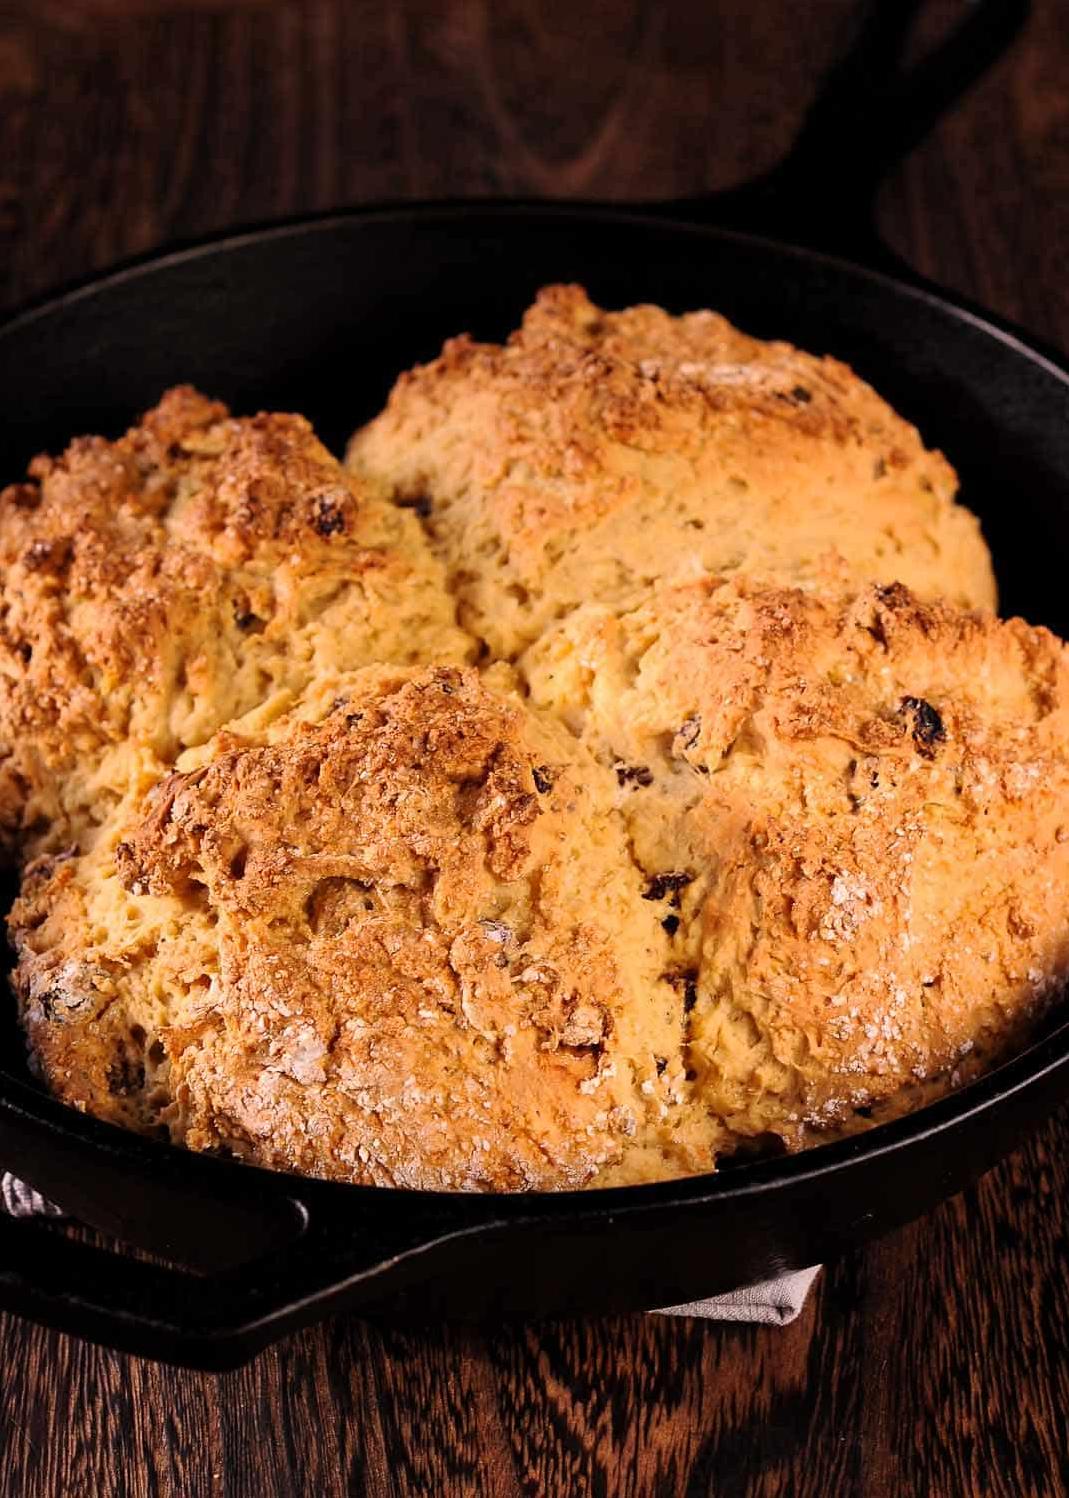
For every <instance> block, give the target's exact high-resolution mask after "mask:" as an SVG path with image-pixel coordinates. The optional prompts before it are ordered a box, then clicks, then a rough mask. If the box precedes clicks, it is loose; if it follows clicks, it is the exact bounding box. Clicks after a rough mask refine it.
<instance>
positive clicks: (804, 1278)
mask: <svg viewBox="0 0 1069 1498" xmlns="http://www.w3.org/2000/svg"><path fill="white" fill-rule="evenodd" d="M819 1273H820V1265H819V1264H814V1265H813V1267H812V1268H810V1269H795V1270H794V1271H792V1273H790V1274H781V1275H779V1276H778V1277H777V1278H776V1279H774V1280H762V1281H761V1282H760V1283H759V1284H756V1285H747V1286H746V1287H745V1288H744V1289H742V1290H729V1291H728V1293H727V1294H726V1295H711V1296H710V1297H709V1299H708V1300H691V1301H688V1302H687V1304H686V1305H682V1306H662V1307H661V1308H660V1310H658V1311H654V1312H653V1315H655V1316H702V1317H704V1318H705V1320H706V1321H752V1322H757V1323H759V1324H760V1325H762V1326H786V1325H787V1324H788V1323H789V1322H791V1321H794V1320H795V1318H796V1317H798V1316H800V1315H801V1312H802V1307H803V1306H804V1305H805V1302H806V1296H807V1295H808V1294H809V1291H810V1289H811V1288H812V1285H813V1281H814V1280H815V1279H816V1277H817V1275H818V1274H819Z"/></svg>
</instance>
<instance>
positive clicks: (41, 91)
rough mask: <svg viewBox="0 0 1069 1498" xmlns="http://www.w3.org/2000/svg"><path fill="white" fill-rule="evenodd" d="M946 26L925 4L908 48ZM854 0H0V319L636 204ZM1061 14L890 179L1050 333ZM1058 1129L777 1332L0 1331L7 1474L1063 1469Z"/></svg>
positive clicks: (906, 207) (734, 1485)
mask: <svg viewBox="0 0 1069 1498" xmlns="http://www.w3.org/2000/svg"><path fill="white" fill-rule="evenodd" d="M958 13H959V6H958V4H956V3H953V0H931V3H930V5H929V7H928V11H927V14H926V17H925V22H924V27H923V30H924V31H925V32H926V33H927V34H928V35H933V34H935V32H937V31H938V29H939V28H940V27H941V26H942V25H944V24H946V23H947V21H948V20H949V19H951V18H952V17H953V16H954V15H956V14H958ZM851 15H852V0H819V3H818V0H809V3H808V4H805V5H798V4H797V0H767V3H761V0H730V3H726V0H721V3H714V0H704V3H698V4H690V3H687V0H660V3H658V0H586V3H583V0H552V3H549V0H457V3H453V4H448V3H446V0H437V3H436V0H365V3H357V0H351V3H346V0H0V305H11V304H13V303H15V302H17V301H20V300H22V299H24V298H26V297H29V296H31V295H33V294H35V293H37V292H39V291H42V290H43V289H45V288H47V287H49V286H51V285H53V284H55V283H57V282H60V281H63V280H65V279H69V278H71V277H74V276H78V275H82V274H84V273H86V272H87V271H90V270H92V269H94V268H95V267H98V266H103V265H106V264H108V263H109V262H111V261H113V260H115V259H117V258H119V257H122V256H126V255H129V254H132V253H137V252H141V251H144V250H146V249H149V248H151V247H152V246H154V245H157V244H162V243H165V242H167V241H169V240H173V239H175V238H190V237H193V236H197V235H201V234H204V233H207V232H209V231H211V230H213V229H216V228H220V227H223V226H226V225H228V224H233V223H246V222H249V221H253V220H259V219H263V218H266V217H270V216H271V215H278V214H285V213H290V212H293V211H296V210H305V209H311V208H318V207H327V206H331V205H335V204H341V203H350V202H358V201H367V200H381V199H387V198H413V197H418V198H423V197H439V196H456V195H461V194H468V193H478V194H493V193H500V194H554V195H560V196H568V195H575V196H587V197H605V198H618V199H639V198H642V197H657V198H663V197H667V196H669V195H672V194H677V193H678V194H690V193H696V192H700V191H702V190H703V189H705V188H708V187H712V186H721V185H726V184H728V183H730V182H733V181H737V180H740V179H742V178H744V177H746V176H747V175H749V174H750V173H752V172H754V171H755V170H757V169H759V168H761V167H763V166H767V165H768V164H769V163H770V162H771V161H773V160H774V159H775V157H776V156H777V154H778V153H779V152H780V151H781V150H782V149H783V148H784V146H785V145H786V143H787V142H788V140H789V139H790V137H791V134H792V132H793V130H794V129H795V127H796V125H797V123H798V120H799V119H800V116H801V113H802V110H803V108H804V104H805V100H806V98H807V96H808V95H809V93H810V92H811V90H812V88H813V86H814V83H815V80H816V78H817V77H818V75H819V74H820V72H821V69H822V68H823V67H824V66H825V65H826V63H827V61H828V60H829V59H830V58H831V57H832V56H833V55H834V54H835V51H836V49H837V48H838V47H839V46H840V45H841V43H842V41H843V38H844V35H845V30H846V28H847V26H848V23H849V21H850V17H851ZM1067 189H1069V8H1067V4H1066V0H1037V3H1036V5H1035V14H1034V16H1033V19H1032V21H1031V23H1030V29H1029V31H1028V33H1027V35H1026V37H1025V39H1024V40H1023V41H1022V42H1021V43H1020V44H1019V45H1018V46H1017V47H1016V49H1015V51H1014V52H1013V53H1012V55H1011V56H1009V57H1008V58H1007V59H1006V60H1005V61H1004V62H1003V63H1001V64H1000V65H999V66H998V68H997V69H996V70H995V71H994V72H993V73H992V74H991V75H990V77H989V78H988V79H987V80H986V81H985V82H984V83H983V84H982V85H981V86H980V87H979V88H977V89H976V90H975V92H974V93H973V94H972V95H971V96H970V98H969V99H968V100H967V102H965V103H964V104H963V105H962V106H960V107H959V108H958V109H957V110H956V111H955V112H954V114H953V115H952V116H951V117H950V118H948V119H947V120H946V121H945V122H943V123H942V124H941V125H940V126H939V128H938V129H937V131H936V132H935V134H934V135H933V136H932V138H931V139H930V140H929V141H928V142H927V143H926V144H925V145H924V146H923V147H922V148H920V149H919V150H918V151H917V152H915V154H914V155H913V157H912V158H911V159H910V160H909V161H908V162H907V163H906V164H905V165H904V166H903V167H902V168H901V169H900V170H899V171H897V172H896V173H895V174H894V176H893V178H892V179H891V180H890V181H889V182H888V183H887V184H886V187H885V189H884V191H883V193H882V194H881V198H880V202H879V214H878V218H879V223H880V226H881V228H882V230H883V232H884V234H885V236H886V237H887V239H888V240H889V241H890V242H891V244H892V245H893V246H894V247H895V248H896V249H897V250H899V251H900V252H901V253H902V254H904V255H905V256H906V257H907V258H908V259H910V260H912V261H913V262H914V263H915V264H917V265H918V266H919V267H920V268H922V269H923V270H924V271H926V272H927V273H928V274H930V275H932V276H934V277H935V278H937V279H938V280H940V281H942V282H944V283H945V284H946V285H948V286H951V287H954V288H957V289H959V290H961V291H963V292H966V293H967V294H969V295H970V296H972V297H974V298H977V299H979V300H980V301H983V302H985V303H987V304H988V305H990V306H992V307H994V308H996V309H997V310H998V311H1000V312H1002V313H1003V314H1005V315H1008V316H1009V317H1011V318H1014V319H1016V320H1017V321H1019V322H1021V323H1023V324H1024V325H1026V326H1028V327H1031V328H1033V329H1036V330H1038V331H1039V332H1041V333H1042V334H1043V335H1044V336H1045V337H1046V338H1048V339H1051V340H1052V341H1055V342H1060V344H1061V345H1062V346H1063V347H1069V277H1067V275H1066V265H1067V258H1069V191H1067ZM1067 1196H1069V1115H1067V1114H1065V1113H1063V1114H1062V1115H1061V1116H1059V1117H1058V1118H1057V1119H1056V1120H1055V1121H1054V1122H1053V1123H1052V1124H1050V1125H1049V1126H1048V1127H1047V1128H1046V1129H1045V1130H1044V1131H1043V1132H1042V1133H1041V1134H1040V1135H1038V1136H1037V1137H1036V1138H1035V1140H1034V1141H1032V1142H1031V1143H1030V1144H1029V1145H1028V1147H1027V1148H1025V1149H1023V1150H1021V1151H1020V1153H1018V1154H1017V1155H1015V1156H1014V1157H1013V1158H1012V1159H1011V1160H1009V1161H1008V1162H1007V1163H1006V1164H1005V1165H1004V1166H1003V1167H1002V1168H1000V1169H999V1170H997V1171H995V1172H993V1173H992V1174H991V1175H990V1176H988V1177H987V1178H986V1179H985V1180H984V1181H983V1182H982V1183H981V1184H980V1186H979V1187H977V1188H976V1189H975V1190H972V1191H970V1192H968V1193H967V1194H966V1195H965V1196H963V1197H960V1198H958V1199H957V1200H955V1201H952V1202H950V1203H948V1204H947V1205H946V1206H945V1207H943V1208H942V1209H941V1210H939V1211H938V1212H936V1213H934V1214H933V1215H932V1216H930V1217H929V1218H927V1219H926V1220H924V1221H922V1222H920V1223H918V1224H916V1225H915V1226H913V1227H910V1228H908V1229H906V1230H904V1231H902V1232H899V1233H897V1234H896V1235H895V1236H893V1237H891V1238H888V1239H886V1240H884V1241H883V1242H881V1243H879V1244H877V1245H875V1246H873V1247H871V1248H869V1249H867V1250H865V1251H864V1252H858V1253H855V1254H853V1255H851V1256H850V1257H849V1258H848V1259H846V1260H844V1261H843V1262H841V1263H839V1264H836V1265H835V1266H833V1267H831V1268H829V1269H828V1271H827V1272H826V1273H825V1274H824V1275H823V1276H822V1279H821V1281H820V1283H819V1289H818V1290H817V1292H816V1293H815V1294H814V1295H813V1297H812V1299H811V1301H810V1303H809V1305H808V1306H807V1308H806V1310H805V1312H804V1314H803V1315H802V1317H801V1318H800V1320H799V1321H798V1322H796V1323H795V1324H794V1325H793V1326H792V1327H789V1328H787V1329H785V1330H756V1329H747V1328H742V1329H739V1328H724V1327H716V1326H710V1325H707V1324H704V1323H702V1322H697V1321H684V1320H678V1321H672V1320H666V1319H663V1318H651V1317H642V1316H633V1317H620V1318H616V1319H613V1320H600V1321H591V1322H587V1323H577V1322H568V1323H552V1324H539V1325H532V1326H529V1327H526V1328H523V1329H515V1328H508V1329H504V1328H502V1329H500V1330H497V1331H489V1332H488V1331H471V1330H464V1329H458V1328H437V1329H434V1330H433V1331H429V1332H426V1333H420V1334H417V1333H414V1332H410V1331H388V1330H383V1329H381V1328H372V1327H369V1326H367V1325H364V1324H363V1323H361V1322H359V1321H356V1320H339V1321H336V1322H334V1323H333V1324H330V1325H327V1326H323V1327H319V1328H317V1329H315V1330H313V1331H309V1332H307V1333H305V1334H303V1335H301V1336H299V1337H296V1338H293V1339H292V1340H290V1341H288V1342H286V1343H284V1344H283V1345H281V1346H279V1347H277V1348H274V1349H272V1350H271V1351H269V1352H267V1353H265V1354H264V1355H263V1356H262V1357H260V1358H259V1359H258V1360H257V1361H256V1362H255V1363H254V1364H252V1365H251V1366H249V1367H247V1368H245V1369H244V1370H242V1371H240V1372H237V1373H233V1374H229V1375H226V1376H224V1377H220V1378H215V1377H208V1376H203V1375H199V1374H194V1373H186V1372H175V1371H173V1370H167V1369H162V1368H159V1367H155V1366H153V1365H151V1364H149V1363H144V1362H139V1361H137V1360H133V1359H128V1358H124V1357H119V1356H116V1355H112V1354H110V1353H107V1352H102V1351H100V1350H98V1349H95V1348H92V1347H88V1346H85V1345H82V1344H80V1343H75V1342H72V1341H70V1340H68V1339H66V1338H64V1337H61V1336H57V1335H53V1334H51V1333H48V1332H45V1331H41V1330H39V1329H36V1328H34V1327H31V1326H29V1325H27V1324H25V1323H23V1322H20V1321H18V1320H14V1319H12V1318H0V1367H2V1369H3V1373H2V1379H0V1420H2V1427H0V1486H2V1491H3V1493H4V1494H11V1495H17V1498H36V1495H48V1498H52V1495H64V1498H66V1495H77V1494H92V1495H102V1498H103V1495H112V1494H131V1495H142V1494H145V1495H149V1494H176V1495H182V1498H187V1495H192V1498H200V1495H206V1494H216V1493H218V1494H226V1495H235V1498H236V1495H246V1494H247V1495H250V1498H251V1495H256V1498H263V1495H269V1494H276V1493H277V1494H283V1495H290V1494H305V1493H306V1494H314V1495H317V1498H318V1495H323V1498H328V1495H336V1494H343V1493H369V1494H374V1495H379V1494H389V1493H402V1494H453V1493H467V1492H473V1493H490V1494H513V1493H530V1494H550V1495H558V1494H569V1495H570V1494H592V1495H593V1494H606V1495H617V1494H642V1495H645V1494H661V1493H666V1494H675V1493H695V1494H697V1493H714V1494H731V1495H733V1494H747V1495H766V1494H767V1495H773V1494H812V1495H814V1498H826V1495H831V1494H834V1495H848V1494H857V1495H865V1498H872V1495H884V1494H887V1495H892V1494H893V1495H899V1494H912V1493H916V1494H925V1495H927V1494H935V1495H942V1494H951V1495H956V1494H965V1495H973V1494H984V1495H987V1494H1007V1495H1013V1498H1020V1495H1026V1494H1036V1495H1046V1494H1054V1493H1061V1492H1065V1491H1067V1490H1069V1448H1067V1441H1066V1435H1065V1410H1066V1407H1067V1403H1069V1294H1067V1288H1066V1235H1067V1232H1069V1207H1067Z"/></svg>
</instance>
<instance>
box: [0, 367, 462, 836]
mask: <svg viewBox="0 0 1069 1498" xmlns="http://www.w3.org/2000/svg"><path fill="white" fill-rule="evenodd" d="M0 577H2V583H0V744H2V746H3V759H2V762H0V832H3V833H6V835H7V837H8V838H9V840H10V839H12V838H13V837H14V838H18V839H20V840H21V842H22V844H23V847H24V848H25V847H26V846H29V847H30V848H31V849H32V848H33V847H34V846H35V839H40V838H42V837H43V838H44V839H45V840H46V841H50V842H51V844H52V845H56V844H57V843H62V842H63V841H69V840H70V839H71V838H72V837H78V836H80V835H81V834H82V833H83V831H84V830H85V828H86V827H87V826H92V825H95V824H96V823H99V822H100V821H101V820H102V819H103V817H104V816H106V815H107V813H108V812H109V811H110V809H111V808H112V806H113V805H114V804H115V803H116V801H117V800H118V799H119V798H120V797H121V796H122V794H123V792H124V791H125V789H126V788H127V787H128V786H129V785H130V783H131V782H132V781H136V780H138V779H140V780H141V781H142V782H144V780H145V779H146V777H147V778H151V776H152V775H153V774H158V773H159V771H160V769H162V768H165V767H166V766H167V765H169V764H171V763H173V761H174V759H175V757H176V756H177V755H178V754H179V753H181V752H182V750H183V749H185V748H187V747H189V746H190V745H195V744H199V743H203V742H204V741H205V740H206V739H207V738H209V737H210V736H211V734H213V733H214V732H215V731H216V730H217V729H218V728H220V727H221V726H222V725H223V724H224V723H226V722H227V721H229V720H230V719H231V718H234V717H237V716H239V715H241V714H242V713H244V712H247V711H248V710H249V709H250V708H252V707H254V706H255V705H256V704H257V703H259V702H261V701H263V700H264V699H266V698H269V697H270V696H271V695H272V694H274V693H283V694H289V695H290V696H292V695H293V694H295V693H296V692H298V691H300V690H301V688H302V687H303V686H304V685H305V684H306V683H307V682H308V681H309V680H310V679H311V678H312V676H313V675H315V674H317V673H319V672H322V671H324V670H342V669H349V668H352V667H356V666H362V665H365V664H368V663H371V662H374V661H392V662H396V663H398V664H404V663H407V662H416V661H428V660H446V661H449V660H452V661H461V660H463V659H465V657H466V656H467V655H468V654H469V653H470V649H471V646H470V642H469V641H468V640H467V639H466V637H464V636H463V635H462V634H461V632H460V631H459V630H457V629H456V627H455V625H454V624H453V607H452V603H451V601H450V600H449V598H448V597H447V595H446V593H445V590H444V587H443V579H442V574H441V569H440V567H439V565H438V564H437V563H435V562H434V561H433V560H432V558H431V556H430V554H429V551H428V550H427V546H426V542H425V540H424V537H423V535H422V534H421V532H420V528H419V525H418V523H417V521H416V520H415V518H414V517H413V516H410V515H406V514H404V513H403V512H402V511H399V510H398V509H397V508H396V507H395V506H393V505H390V504H388V503H386V502H384V501H383V499H382V497H381V496H380V495H379V494H378V493H377V492H376V490H375V488H374V486H373V485H371V484H368V483H366V482H361V481H360V480H357V479H355V478H354V477H353V476H352V475H350V474H347V473H346V472H345V471H344V470H343V469H342V468H341V467H340V465H339V464H338V463H337V462H336V460H335V459H334V458H332V457H331V455H330V454H329V453H328V452H327V451H326V449H325V448H324V447H323V446H322V445H321V443H319V441H318V440H317V439H316V437H315V435H314V433H313V432H312V429H311V427H310V426H309V425H308V423H307V422H306V421H305V420H304V418H303V417H301V416H289V415H277V414H272V415H260V416H254V417H250V418H246V419H240V420H235V419H232V418H230V417H229V415H228V413H227V410H226V407H225V406H222V405H220V404H219V403H218V402H217V401H209V400H206V399H205V398H204V397H203V396H200V395H198V394H197V393H196V392H195V391H193V390H190V389H186V388H182V389H177V390H173V391H171V392H170V393H169V394H168V395H167V396H165V397H164V399H163V401H162V402H161V403H160V405H159V406H157V407H156V409H155V410H152V411H150V412H149V413H148V414H147V415H146V416H145V417H144V418H143V420H142V421H141V423H140V424H139V425H138V426H136V427H133V428H132V429H131V430H130V431H129V432H127V434H126V435H125V436H124V437H122V438H120V439H119V440H118V441H116V442H107V441H105V440H104V439H103V438H100V437H86V438H79V439H78V440H77V441H75V442H73V443H72V444H71V445H70V447H69V448H68V449H67V451H66V453H64V455H63V456H62V457H61V458H58V459H52V458H38V459H36V460H35V462H34V463H33V464H32V465H31V468H30V480H29V482H27V483H23V484H16V485H13V486H12V487H10V488H8V489H6V490H4V491H3V493H2V494H0Z"/></svg>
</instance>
